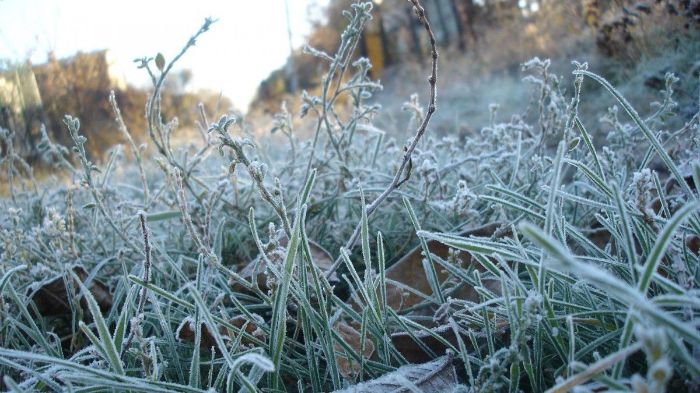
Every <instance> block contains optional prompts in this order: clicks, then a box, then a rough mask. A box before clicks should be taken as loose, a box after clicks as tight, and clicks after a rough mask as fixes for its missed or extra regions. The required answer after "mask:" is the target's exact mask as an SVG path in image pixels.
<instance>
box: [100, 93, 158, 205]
mask: <svg viewBox="0 0 700 393" xmlns="http://www.w3.org/2000/svg"><path fill="white" fill-rule="evenodd" d="M109 103H110V104H111V106H112V111H113V112H114V120H116V122H117V125H118V126H119V130H120V131H121V132H122V134H123V135H124V138H126V141H127V142H128V143H129V147H131V151H132V152H133V154H134V158H136V163H137V164H138V166H139V175H140V176H141V185H142V186H143V203H144V205H147V204H148V181H147V180H146V172H145V171H144V169H143V160H141V152H140V151H139V149H138V147H137V146H136V143H134V139H133V138H132V137H131V133H130V132H129V129H128V128H127V127H126V123H124V118H123V117H122V112H121V110H119V106H118V105H117V97H116V95H115V94H114V90H112V91H110V92H109Z"/></svg>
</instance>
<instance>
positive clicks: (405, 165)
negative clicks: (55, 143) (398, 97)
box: [326, 0, 438, 278]
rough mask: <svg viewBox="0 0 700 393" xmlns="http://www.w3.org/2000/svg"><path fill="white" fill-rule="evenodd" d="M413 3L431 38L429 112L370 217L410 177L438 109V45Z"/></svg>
mask: <svg viewBox="0 0 700 393" xmlns="http://www.w3.org/2000/svg"><path fill="white" fill-rule="evenodd" d="M408 2H410V3H411V4H412V5H413V8H414V11H415V12H416V16H417V17H418V20H419V21H420V22H421V23H422V24H423V27H424V28H425V31H426V32H427V33H428V37H429V38H430V52H431V57H432V72H431V74H430V77H429V78H428V83H429V84H430V103H429V105H428V113H427V115H426V116H425V118H423V122H421V124H420V126H419V127H418V130H416V135H415V136H414V137H413V140H412V141H411V143H410V144H409V145H408V146H407V147H404V153H403V157H402V160H401V164H400V165H399V168H398V170H397V171H396V174H394V178H393V179H392V181H391V183H389V185H388V186H387V188H386V189H385V190H384V191H383V192H382V193H381V194H379V196H378V197H377V198H376V199H375V200H374V201H373V202H372V203H371V204H369V206H367V216H368V217H369V216H370V215H371V214H372V213H373V212H374V211H375V210H376V209H377V208H378V207H379V205H381V203H382V202H384V200H386V199H387V198H388V197H389V195H391V193H392V192H394V190H396V189H398V188H399V187H400V186H401V185H402V184H403V183H405V182H406V181H407V180H408V179H409V177H410V174H411V173H410V166H411V155H412V154H413V151H414V150H415V149H416V146H417V145H418V142H420V139H421V138H422V137H423V135H424V134H425V131H426V130H427V128H428V124H429V123H430V119H431V118H432V116H433V113H435V110H436V109H437V106H436V97H437V88H436V85H437V78H438V75H437V63H438V52H437V45H436V41H435V34H433V29H432V28H431V27H430V22H429V21H428V18H427V16H426V15H425V9H424V8H423V6H422V5H421V3H420V1H419V0H408ZM404 172H407V173H406V175H404ZM361 228H362V223H358V224H357V226H356V227H355V231H354V232H353V233H352V236H350V239H349V240H348V242H347V243H346V244H345V248H346V249H348V250H351V249H352V247H353V246H354V245H355V243H356V242H357V239H358V238H359V236H360V230H361ZM341 263H342V258H340V257H338V258H337V259H336V260H335V262H334V263H333V266H331V268H330V269H328V271H327V272H326V278H328V277H330V276H331V275H332V274H333V273H334V272H335V271H336V270H337V269H338V266H340V264H341Z"/></svg>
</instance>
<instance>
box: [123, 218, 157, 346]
mask: <svg viewBox="0 0 700 393" xmlns="http://www.w3.org/2000/svg"><path fill="white" fill-rule="evenodd" d="M139 221H140V223H141V233H143V253H144V260H143V282H144V283H146V284H149V283H150V282H151V242H150V241H149V238H148V227H146V213H145V212H144V211H143V210H142V211H140V212H139ZM147 297H148V286H147V285H144V286H143V287H142V288H141V294H140V295H139V303H138V307H137V308H136V318H134V320H133V321H135V322H138V321H141V318H140V317H139V316H140V315H141V314H143V311H144V310H145V308H146V298H147ZM132 323H134V322H132ZM136 330H137V327H136V326H131V331H130V332H129V337H128V338H127V340H126V341H125V342H124V345H122V348H121V350H122V351H123V350H124V349H126V348H129V345H131V341H133V339H134V335H135V334H136Z"/></svg>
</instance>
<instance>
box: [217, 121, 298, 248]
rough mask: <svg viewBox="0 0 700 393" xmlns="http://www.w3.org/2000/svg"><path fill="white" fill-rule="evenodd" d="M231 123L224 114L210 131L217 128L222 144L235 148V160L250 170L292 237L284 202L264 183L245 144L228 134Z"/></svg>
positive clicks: (288, 235)
mask: <svg viewBox="0 0 700 393" xmlns="http://www.w3.org/2000/svg"><path fill="white" fill-rule="evenodd" d="M231 124H233V120H232V119H228V118H227V117H225V116H224V117H222V118H221V120H220V121H219V123H218V124H213V125H212V126H211V127H210V131H212V130H216V131H217V132H218V134H219V139H220V140H221V145H222V146H228V147H230V148H231V150H233V154H234V156H235V157H234V160H235V161H234V162H235V163H241V164H243V166H245V168H246V170H247V171H248V175H249V176H250V178H251V179H252V180H253V182H254V183H255V186H256V187H257V188H258V192H259V193H260V196H261V197H262V199H263V200H264V201H265V202H267V203H268V204H269V205H270V206H271V207H272V209H273V210H274V211H275V213H276V214H277V216H278V217H279V219H280V221H282V227H283V228H284V232H285V233H286V234H287V237H288V238H291V236H292V226H291V224H290V223H289V217H288V216H287V211H286V208H285V207H284V203H283V202H282V200H281V198H280V200H279V201H277V200H275V197H274V196H273V195H272V193H271V192H270V191H269V190H268V189H267V187H266V186H265V183H264V179H263V176H262V175H261V174H260V173H259V171H256V170H255V169H254V168H253V166H252V163H251V161H250V159H249V158H248V156H246V154H245V151H243V144H242V143H241V142H239V141H237V140H234V139H233V138H231V136H230V135H229V134H228V127H230V126H231ZM279 192H280V193H281V192H282V190H281V189H280V190H279Z"/></svg>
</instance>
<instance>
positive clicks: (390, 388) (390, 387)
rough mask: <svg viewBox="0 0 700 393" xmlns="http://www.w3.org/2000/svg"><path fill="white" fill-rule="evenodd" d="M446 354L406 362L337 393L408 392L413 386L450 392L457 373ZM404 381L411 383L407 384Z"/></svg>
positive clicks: (453, 386) (425, 390)
mask: <svg viewBox="0 0 700 393" xmlns="http://www.w3.org/2000/svg"><path fill="white" fill-rule="evenodd" d="M452 360H453V355H447V356H443V357H440V358H437V359H435V360H433V361H432V362H428V363H423V364H408V365H405V366H403V367H401V368H399V369H397V370H396V371H394V372H391V373H388V374H386V375H384V376H382V377H379V378H377V379H373V380H371V381H367V382H363V383H360V384H357V385H353V386H350V387H348V388H347V389H343V390H338V391H337V392H338V393H365V392H366V393H385V392H395V393H404V392H406V393H408V392H411V391H413V390H412V389H411V388H412V387H413V386H415V387H417V388H418V389H420V391H423V392H434V393H442V392H452V391H454V389H455V387H456V386H457V384H458V382H457V374H456V372H455V368H454V365H453V364H452ZM406 382H408V383H409V384H411V385H412V386H410V387H409V386H406V385H408V384H407V383H406Z"/></svg>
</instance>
